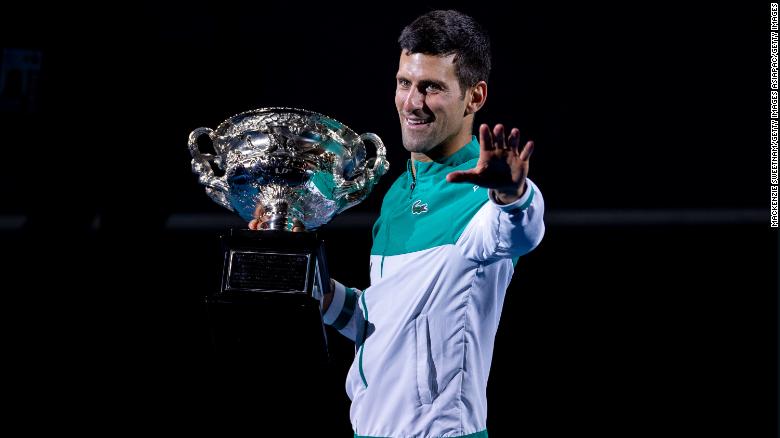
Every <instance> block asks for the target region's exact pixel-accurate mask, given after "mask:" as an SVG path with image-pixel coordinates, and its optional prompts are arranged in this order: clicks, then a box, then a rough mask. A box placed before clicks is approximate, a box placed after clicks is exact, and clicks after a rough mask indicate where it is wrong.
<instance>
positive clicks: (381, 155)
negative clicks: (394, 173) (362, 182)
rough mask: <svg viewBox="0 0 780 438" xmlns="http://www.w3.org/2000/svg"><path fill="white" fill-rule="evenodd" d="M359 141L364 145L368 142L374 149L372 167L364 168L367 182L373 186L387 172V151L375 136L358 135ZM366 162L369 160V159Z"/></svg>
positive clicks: (370, 134)
mask: <svg viewBox="0 0 780 438" xmlns="http://www.w3.org/2000/svg"><path fill="white" fill-rule="evenodd" d="M360 140H361V141H363V142H364V143H365V141H366V140H368V141H370V142H371V143H373V144H374V146H375V147H376V158H375V159H374V165H373V166H371V167H368V166H366V174H367V176H368V180H369V181H370V184H371V185H374V184H375V183H376V182H377V180H379V177H381V176H382V175H384V174H385V172H387V167H388V164H389V163H388V162H387V158H386V155H387V150H386V149H385V144H384V143H382V139H380V138H379V136H378V135H376V134H372V133H370V132H366V133H365V134H360ZM368 161H371V160H370V159H369V160H368Z"/></svg>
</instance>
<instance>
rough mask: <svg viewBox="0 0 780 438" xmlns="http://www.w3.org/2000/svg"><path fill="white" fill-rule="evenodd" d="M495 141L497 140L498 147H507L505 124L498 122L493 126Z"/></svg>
mask: <svg viewBox="0 0 780 438" xmlns="http://www.w3.org/2000/svg"><path fill="white" fill-rule="evenodd" d="M493 141H494V142H495V145H496V149H506V148H507V144H506V137H505V136H504V125H502V124H500V123H499V124H498V125H496V126H495V128H493Z"/></svg>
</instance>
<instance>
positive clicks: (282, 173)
mask: <svg viewBox="0 0 780 438" xmlns="http://www.w3.org/2000/svg"><path fill="white" fill-rule="evenodd" d="M204 135H207V136H208V138H209V139H210V140H211V142H212V144H213V149H214V152H215V153H204V152H202V151H201V150H200V148H199V146H198V140H199V138H201V137H202V136H204ZM366 141H368V142H371V143H373V144H374V146H375V147H376V157H375V158H372V159H366V145H365V142H366ZM189 149H190V153H191V154H192V170H193V172H194V173H196V174H197V175H198V181H199V182H200V183H201V184H202V185H204V186H205V187H206V193H207V194H208V195H209V197H211V199H212V200H214V201H215V202H216V203H218V204H219V205H221V206H223V207H225V208H227V209H228V210H231V211H234V212H236V213H238V214H239V215H240V216H241V217H242V218H243V219H244V220H245V221H247V222H249V221H251V220H252V219H253V218H254V214H255V212H256V211H259V212H261V213H262V214H263V215H264V217H263V218H262V222H263V229H262V230H250V229H239V230H236V229H231V230H230V231H229V232H228V233H227V234H225V235H223V236H222V243H223V251H224V265H223V269H222V281H221V286H220V289H219V292H217V293H215V294H213V295H212V296H211V297H207V302H208V301H209V300H210V301H211V302H224V301H231V302H235V301H236V300H246V299H249V300H253V301H255V302H256V301H257V300H258V299H260V300H271V301H273V300H285V299H287V300H292V299H300V298H297V297H301V296H303V297H307V298H308V297H309V296H313V297H315V298H318V297H319V295H320V294H321V291H324V290H327V289H326V288H328V287H330V279H329V276H328V270H327V264H326V262H325V254H324V247H323V242H322V241H321V240H320V239H319V238H318V237H317V235H316V233H314V231H316V230H317V229H318V228H319V227H321V226H322V225H324V224H326V223H328V222H329V221H330V220H331V219H333V217H334V216H335V215H337V214H339V213H341V212H343V211H344V210H346V209H348V208H350V207H352V206H354V205H356V204H358V203H360V202H361V201H363V200H364V199H365V198H366V197H367V196H368V194H369V193H370V192H371V189H372V188H373V187H374V185H375V184H376V182H377V180H378V179H379V178H380V177H381V176H382V175H383V174H384V173H385V172H386V171H387V168H388V162H387V159H386V158H385V147H384V145H383V143H382V141H381V140H380V138H379V137H378V136H376V135H375V134H371V133H365V134H361V135H357V134H356V133H355V132H353V131H352V130H351V129H349V128H348V127H347V126H345V125H344V124H342V123H339V122H338V121H336V120H334V119H332V118H330V117H326V116H324V115H322V114H318V113H315V112H312V111H307V110H303V109H295V108H262V109H257V110H252V111H247V112H243V113H240V114H237V115H235V116H233V117H230V118H228V119H227V120H225V121H224V122H222V123H221V124H220V125H219V126H218V127H217V129H215V130H212V129H209V128H198V129H195V130H193V131H192V132H191V133H190V135H189ZM293 228H295V229H296V231H298V230H300V229H304V230H305V231H304V232H296V233H293V232H292V230H293ZM307 301H308V302H311V303H315V304H316V301H315V300H312V299H311V298H308V300H307ZM320 324H321V322H320Z"/></svg>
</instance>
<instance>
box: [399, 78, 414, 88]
mask: <svg viewBox="0 0 780 438" xmlns="http://www.w3.org/2000/svg"><path fill="white" fill-rule="evenodd" d="M410 85H411V82H409V81H407V80H406V79H398V86H399V87H401V88H409V86H410Z"/></svg>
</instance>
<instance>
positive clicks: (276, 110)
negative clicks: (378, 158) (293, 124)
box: [214, 106, 362, 141]
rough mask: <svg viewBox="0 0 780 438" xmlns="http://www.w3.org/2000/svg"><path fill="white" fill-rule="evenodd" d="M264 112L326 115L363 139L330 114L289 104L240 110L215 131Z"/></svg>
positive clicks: (357, 136) (219, 133) (219, 131)
mask: <svg viewBox="0 0 780 438" xmlns="http://www.w3.org/2000/svg"><path fill="white" fill-rule="evenodd" d="M263 113H294V114H305V115H307V116H320V117H324V118H326V119H328V120H332V121H334V122H336V123H338V124H339V125H340V126H341V127H342V128H343V129H345V130H346V131H348V132H349V133H350V134H352V135H354V136H355V137H356V138H358V139H359V140H360V141H362V139H360V135H359V134H358V133H357V132H356V131H354V130H353V129H352V128H350V127H349V126H347V125H346V124H344V123H342V122H341V121H340V120H337V119H334V118H333V117H330V116H328V115H325V114H322V113H320V112H317V111H312V110H307V109H303V108H295V107H288V106H268V107H262V108H256V109H251V110H247V111H242V112H240V113H238V114H234V115H232V116H230V117H228V118H227V119H225V120H223V121H222V122H221V123H220V124H219V125H217V127H216V128H215V129H214V133H215V134H218V135H221V134H224V132H225V131H226V130H227V128H228V127H229V126H230V125H232V124H235V123H234V120H236V119H237V118H239V117H242V116H246V115H260V114H263Z"/></svg>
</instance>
